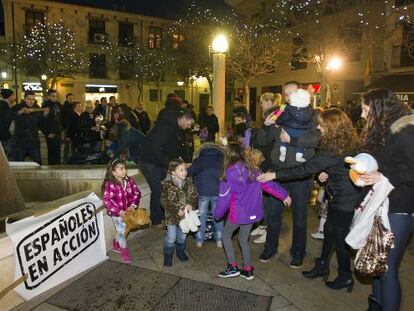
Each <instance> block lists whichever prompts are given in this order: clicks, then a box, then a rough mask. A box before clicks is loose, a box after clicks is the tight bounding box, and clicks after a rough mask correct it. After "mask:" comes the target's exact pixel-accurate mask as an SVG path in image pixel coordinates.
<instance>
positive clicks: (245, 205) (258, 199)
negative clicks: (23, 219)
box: [214, 162, 288, 225]
mask: <svg viewBox="0 0 414 311" xmlns="http://www.w3.org/2000/svg"><path fill="white" fill-rule="evenodd" d="M258 175H259V172H258V171H257V172H256V173H255V175H254V179H253V180H250V178H249V171H248V169H247V168H246V167H245V166H244V165H243V164H242V163H241V162H237V163H236V164H234V165H232V166H230V167H228V168H227V170H226V173H225V176H226V180H223V181H222V182H221V183H220V194H219V198H218V199H217V201H216V209H215V212H214V217H215V218H216V219H222V218H223V217H224V216H225V214H226V213H227V212H229V216H228V220H229V221H230V222H231V223H233V224H240V225H244V224H251V223H254V222H257V221H260V220H261V219H262V218H263V215H264V211H263V199H262V192H263V191H265V192H267V193H269V194H270V195H272V196H274V197H275V198H277V199H279V200H281V201H284V200H285V199H286V198H287V196H288V192H287V191H286V190H285V188H283V187H282V186H280V185H279V184H277V183H274V182H266V183H260V182H258V181H256V177H257V176H258Z"/></svg>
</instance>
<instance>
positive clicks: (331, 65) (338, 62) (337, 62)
mask: <svg viewBox="0 0 414 311" xmlns="http://www.w3.org/2000/svg"><path fill="white" fill-rule="evenodd" d="M341 67H342V59H340V58H339V57H333V58H331V59H330V60H329V62H328V64H327V65H326V69H327V70H338V69H340V68H341Z"/></svg>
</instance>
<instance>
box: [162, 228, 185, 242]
mask: <svg viewBox="0 0 414 311" xmlns="http://www.w3.org/2000/svg"><path fill="white" fill-rule="evenodd" d="M186 239H187V234H185V233H183V232H182V231H181V228H180V226H178V225H167V234H166V235H165V242H164V246H165V247H174V245H175V242H176V241H177V244H185V240H186Z"/></svg>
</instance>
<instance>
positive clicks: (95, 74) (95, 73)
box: [89, 53, 107, 79]
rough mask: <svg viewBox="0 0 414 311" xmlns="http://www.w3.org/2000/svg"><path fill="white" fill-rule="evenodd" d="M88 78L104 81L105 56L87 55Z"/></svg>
mask: <svg viewBox="0 0 414 311" xmlns="http://www.w3.org/2000/svg"><path fill="white" fill-rule="evenodd" d="M89 77H90V78H99V79H106V77H107V73H106V56H105V54H95V53H91V54H89Z"/></svg>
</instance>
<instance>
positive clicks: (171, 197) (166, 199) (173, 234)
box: [161, 159, 197, 267]
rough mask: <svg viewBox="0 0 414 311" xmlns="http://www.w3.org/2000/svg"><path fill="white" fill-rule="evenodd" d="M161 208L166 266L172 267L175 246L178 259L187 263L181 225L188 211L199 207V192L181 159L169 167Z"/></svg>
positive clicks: (162, 187) (173, 161)
mask: <svg viewBox="0 0 414 311" xmlns="http://www.w3.org/2000/svg"><path fill="white" fill-rule="evenodd" d="M161 206H162V207H163V208H164V209H165V222H166V224H167V233H166V236H165V242H164V266H166V267H171V266H172V257H173V254H174V246H175V248H176V249H177V257H178V259H180V260H181V261H187V260H188V257H187V255H186V254H185V248H186V247H185V242H186V239H187V234H185V233H183V232H182V230H181V228H180V226H179V224H180V221H181V220H182V219H183V218H184V216H185V212H186V211H191V210H195V209H196V207H197V190H196V188H195V186H194V185H193V183H192V181H191V179H189V178H187V168H186V166H185V162H184V161H183V160H181V159H175V160H172V161H171V162H170V164H169V166H168V175H167V178H166V179H165V180H164V181H163V182H162V183H161Z"/></svg>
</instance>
